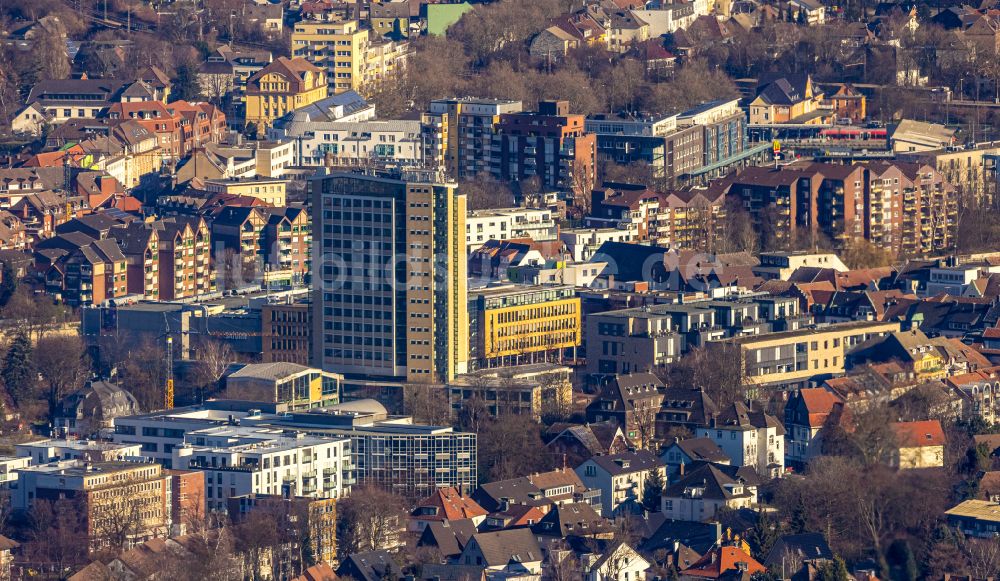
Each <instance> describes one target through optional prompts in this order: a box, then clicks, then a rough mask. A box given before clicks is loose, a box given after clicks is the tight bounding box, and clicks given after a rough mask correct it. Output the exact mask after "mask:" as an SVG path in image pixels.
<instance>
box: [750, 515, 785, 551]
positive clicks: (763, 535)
mask: <svg viewBox="0 0 1000 581" xmlns="http://www.w3.org/2000/svg"><path fill="white" fill-rule="evenodd" d="M780 534H781V529H780V527H779V525H778V522H777V521H775V520H774V517H773V516H771V514H770V513H767V512H761V513H760V516H759V517H758V518H757V524H755V525H754V526H753V528H751V529H750V530H749V531H747V534H746V540H747V542H748V543H750V550H751V552H752V554H753V558H754V559H757V560H758V561H763V560H764V559H766V558H767V554H768V553H770V552H771V547H773V546H774V542H775V541H777V540H778V536H779V535H780Z"/></svg>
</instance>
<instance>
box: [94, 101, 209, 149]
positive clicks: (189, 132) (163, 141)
mask: <svg viewBox="0 0 1000 581" xmlns="http://www.w3.org/2000/svg"><path fill="white" fill-rule="evenodd" d="M107 116H108V118H109V119H111V120H112V121H119V122H121V121H125V120H134V121H136V122H138V123H139V124H140V125H142V126H143V127H145V128H146V129H148V130H149V131H151V132H153V133H154V134H155V135H156V137H157V139H158V141H159V147H160V149H161V151H162V155H163V157H165V158H168V159H180V158H182V157H185V156H187V155H189V154H190V153H191V152H192V151H193V150H194V149H196V148H199V147H203V146H204V145H205V144H207V143H216V142H218V141H219V140H220V139H221V138H222V135H223V133H224V132H225V130H226V117H225V115H224V114H223V113H222V112H221V111H220V110H219V109H218V108H216V107H215V106H214V105H211V104H208V103H188V102H186V101H177V102H174V103H170V104H169V105H168V104H165V103H162V102H160V101H140V102H133V103H115V104H113V105H111V106H110V107H109V108H108V112H107Z"/></svg>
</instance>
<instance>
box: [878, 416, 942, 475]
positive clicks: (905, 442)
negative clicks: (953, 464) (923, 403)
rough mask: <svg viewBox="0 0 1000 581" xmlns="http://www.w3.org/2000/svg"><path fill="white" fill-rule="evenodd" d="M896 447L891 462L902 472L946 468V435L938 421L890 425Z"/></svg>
mask: <svg viewBox="0 0 1000 581" xmlns="http://www.w3.org/2000/svg"><path fill="white" fill-rule="evenodd" d="M889 426H890V427H891V428H892V431H893V433H894V434H895V438H896V441H895V445H894V450H893V451H892V457H891V458H890V460H889V462H890V464H892V465H893V466H895V467H897V468H900V469H901V470H905V469H910V468H940V467H942V466H944V446H945V435H944V430H943V429H942V428H941V422H940V421H938V420H926V421H919V422H894V423H890V424H889Z"/></svg>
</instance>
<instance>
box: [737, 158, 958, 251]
mask: <svg viewBox="0 0 1000 581" xmlns="http://www.w3.org/2000/svg"><path fill="white" fill-rule="evenodd" d="M725 181H726V185H725V187H726V189H727V191H728V194H729V195H732V196H738V197H739V199H740V200H741V201H742V202H743V205H744V207H745V208H746V209H747V210H748V211H749V212H750V214H751V215H752V216H753V218H754V220H755V221H756V222H757V223H761V224H766V225H767V226H768V227H769V228H770V229H771V231H773V234H774V236H775V237H777V238H778V239H788V238H791V237H794V236H796V235H799V236H804V237H816V236H819V235H822V236H825V237H827V238H828V239H830V240H832V241H833V242H834V243H837V244H844V243H845V242H846V241H847V240H849V239H851V238H864V239H867V240H870V241H872V242H876V243H878V244H879V245H880V246H881V247H883V248H886V249H888V250H891V251H894V252H897V253H903V254H906V255H911V256H912V255H928V254H931V253H933V252H935V251H937V250H939V249H941V248H948V247H950V246H951V245H952V244H953V243H954V237H955V231H956V227H957V221H956V220H957V212H958V198H957V195H956V193H955V188H954V187H952V185H951V184H949V183H948V182H947V181H946V180H945V179H944V177H943V175H942V174H941V173H940V172H939V171H937V170H936V169H934V168H933V167H932V166H929V165H920V164H911V163H903V162H874V163H871V164H866V165H839V164H819V163H811V162H798V163H794V164H791V165H788V166H784V167H781V168H779V169H774V168H767V167H749V168H747V169H745V170H744V171H743V172H741V173H740V174H738V175H736V176H735V177H732V178H727V179H726V180H725Z"/></svg>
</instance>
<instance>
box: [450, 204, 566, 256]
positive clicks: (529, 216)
mask: <svg viewBox="0 0 1000 581" xmlns="http://www.w3.org/2000/svg"><path fill="white" fill-rule="evenodd" d="M558 237H559V226H557V225H556V223H555V220H554V219H553V215H552V210H548V209H537V208H495V209H488V210H473V211H471V212H469V215H468V216H467V217H466V218H465V242H466V247H467V248H468V250H469V252H470V253H471V252H472V251H474V250H476V249H477V248H479V247H480V246H482V245H483V244H485V243H486V242H487V241H489V240H509V239H511V238H531V239H532V240H535V241H542V240H556V239H557V238H558Z"/></svg>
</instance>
